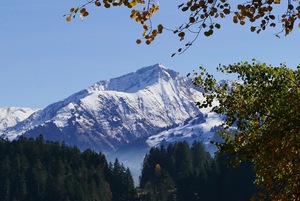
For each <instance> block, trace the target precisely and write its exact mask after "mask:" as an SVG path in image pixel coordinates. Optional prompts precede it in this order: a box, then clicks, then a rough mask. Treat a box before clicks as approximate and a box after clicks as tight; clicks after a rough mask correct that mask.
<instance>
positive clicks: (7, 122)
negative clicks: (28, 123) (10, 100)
mask: <svg viewBox="0 0 300 201" xmlns="http://www.w3.org/2000/svg"><path fill="white" fill-rule="evenodd" d="M38 110H39V109H33V108H18V107H5V108H0V133H1V132H2V131H3V130H5V129H6V128H9V127H12V126H15V125H16V124H18V123H19V122H21V121H23V120H24V119H26V118H28V117H29V116H30V115H31V114H32V113H34V112H36V111H38Z"/></svg>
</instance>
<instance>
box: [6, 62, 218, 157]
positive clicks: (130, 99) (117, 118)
mask: <svg viewBox="0 0 300 201" xmlns="http://www.w3.org/2000/svg"><path fill="white" fill-rule="evenodd" d="M202 97H203V96H202V93H201V92H200V91H199V90H198V89H195V88H194V86H193V85H192V82H191V80H190V79H188V78H186V77H182V76H180V75H179V73H177V72H175V71H173V70H170V69H167V68H166V67H164V66H163V65H161V64H155V65H152V66H149V67H144V68H141V69H139V70H137V71H136V72H133V73H129V74H127V75H124V76H121V77H117V78H113V79H110V80H106V81H100V82H98V83H95V84H94V85H92V86H91V87H89V88H87V89H85V90H82V91H80V92H78V93H75V94H73V95H71V96H69V97H68V98H66V99H64V100H62V101H58V102H56V103H53V104H51V105H49V106H48V107H46V108H45V109H43V110H38V111H36V112H34V113H32V115H30V116H28V118H23V119H22V121H19V122H18V123H16V124H15V125H14V124H12V126H9V127H6V128H4V129H3V130H1V131H2V136H3V137H8V138H9V139H15V138H17V137H18V136H21V135H24V136H27V137H37V136H38V135H39V134H43V135H44V137H45V139H49V140H59V141H65V142H66V143H67V144H70V145H76V146H78V147H79V148H81V149H86V148H91V149H94V150H96V151H103V152H106V153H110V152H114V151H116V150H118V149H119V148H120V147H124V146H130V145H131V144H132V143H134V142H135V141H139V140H140V139H144V144H145V146H146V145H147V143H148V145H150V146H154V145H157V144H158V143H159V141H161V140H164V141H166V142H172V141H174V140H176V139H179V140H183V139H184V140H185V139H188V138H191V139H192V138H195V136H198V139H202V140H204V139H206V140H207V138H208V137H207V136H212V135H213V133H212V132H211V133H209V132H210V130H211V128H210V126H213V125H211V123H206V124H205V122H204V123H203V122H198V123H202V125H201V126H200V125H199V126H198V127H197V126H196V125H195V124H193V125H189V124H192V123H193V122H195V121H197V118H198V119H199V118H200V117H201V118H202V119H201V121H202V120H203V121H206V122H208V121H210V122H212V121H213V120H214V122H213V124H217V123H219V121H221V119H219V117H216V116H214V114H212V113H209V111H200V110H199V109H198V108H197V107H196V105H195V102H197V101H199V100H201V98H202ZM188 120H190V121H191V122H190V123H187V122H188ZM181 127H182V128H181ZM188 130H189V132H186V131H188ZM192 130H193V131H194V133H191V132H190V131H192ZM200 131H201V132H200ZM180 132H181V133H184V134H180V135H179V133H180ZM197 132H198V133H197ZM0 134H1V133H0ZM202 134H203V136H202ZM205 135H207V136H205ZM179 136H181V137H179ZM201 136H202V137H201ZM147 139H148V140H147ZM146 140H147V143H146ZM148 145H147V147H148Z"/></svg>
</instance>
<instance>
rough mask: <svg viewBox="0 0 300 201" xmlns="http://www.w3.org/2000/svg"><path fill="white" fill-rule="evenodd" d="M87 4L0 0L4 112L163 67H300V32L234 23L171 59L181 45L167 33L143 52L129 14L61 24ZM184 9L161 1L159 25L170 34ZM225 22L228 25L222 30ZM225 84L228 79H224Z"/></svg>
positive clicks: (97, 14) (96, 14) (94, 12)
mask: <svg viewBox="0 0 300 201" xmlns="http://www.w3.org/2000/svg"><path fill="white" fill-rule="evenodd" d="M82 2H84V1H82V0H76V1H74V0H24V1H20V0H9V1H8V0H6V1H5V0H2V1H0V15H1V18H0V45H1V46H0V76H1V78H0V107H8V106H18V107H36V108H43V107H46V106H47V105H48V104H50V103H53V102H55V101H59V100H61V99H64V98H66V97H67V96H69V95H71V94H73V93H75V92H77V91H79V90H82V89H85V88H87V87H89V86H90V85H92V84H93V83H95V82H97V81H100V80H105V79H109V78H113V77H117V76H120V75H123V74H126V73H130V72H132V71H135V70H137V69H139V68H141V67H144V66H149V65H152V64H155V63H162V64H164V65H165V66H167V67H168V68H170V69H173V70H175V71H178V72H180V73H181V74H182V75H186V74H187V73H189V72H192V70H197V68H198V67H199V66H200V65H204V66H205V67H207V68H208V69H209V70H210V71H211V72H214V69H215V67H216V66H217V65H218V64H219V63H222V64H229V63H233V62H238V61H242V60H248V61H249V60H251V59H252V58H256V59H257V60H258V61H261V62H266V63H271V64H274V65H278V64H279V63H280V62H283V61H285V62H287V64H288V66H290V67H292V68H295V67H296V66H297V65H298V64H299V63H300V62H299V50H300V48H299V42H300V34H299V29H297V28H296V30H295V31H294V33H293V34H292V35H290V36H288V37H284V36H282V38H281V39H278V38H276V37H275V36H274V35H273V33H275V30H270V31H269V32H265V33H262V34H261V35H256V34H253V33H250V31H249V30H248V29H247V28H245V27H241V26H239V25H233V24H232V23H231V20H232V19H230V18H228V19H227V20H226V22H225V21H223V24H222V25H223V28H222V29H221V31H219V32H216V33H215V35H214V36H212V37H210V38H206V37H204V36H203V37H202V36H201V37H199V39H198V41H197V42H196V43H195V44H194V45H193V47H192V48H190V50H189V51H188V52H186V53H185V54H183V55H180V56H176V57H173V58H171V54H172V53H173V52H176V50H177V49H178V48H179V47H180V46H181V43H180V42H179V41H178V39H177V37H175V36H173V35H172V34H171V33H165V34H164V35H162V36H161V37H159V38H158V39H157V40H156V41H155V42H154V43H153V44H152V45H150V46H147V45H137V44H136V43H135V40H136V39H137V38H139V36H140V34H141V31H142V30H141V27H140V26H139V25H138V24H137V23H135V22H134V21H133V20H131V19H130V18H129V14H130V11H129V10H128V9H125V8H124V9H120V8H113V9H109V10H105V9H104V8H96V7H95V8H94V7H92V8H91V10H90V16H89V17H88V18H86V19H85V20H84V21H83V22H82V21H81V20H80V19H79V18H77V19H75V20H73V21H72V23H67V22H66V21H65V19H64V18H63V17H62V15H63V14H65V13H66V12H67V11H68V10H69V9H70V8H71V7H72V6H76V5H79V4H80V3H82ZM177 4H178V3H176V2H175V3H168V2H167V1H161V2H160V5H161V10H160V11H159V13H158V14H157V16H156V18H154V19H153V20H154V21H158V20H161V21H162V22H163V23H164V24H166V25H168V26H169V27H172V26H174V25H176V24H177V25H179V24H180V23H179V22H180V21H183V20H184V18H183V17H184V16H183V15H182V14H179V13H178V12H177V8H176V7H177ZM224 22H225V23H224ZM218 78H219V79H221V78H225V79H226V77H221V76H219V77H218Z"/></svg>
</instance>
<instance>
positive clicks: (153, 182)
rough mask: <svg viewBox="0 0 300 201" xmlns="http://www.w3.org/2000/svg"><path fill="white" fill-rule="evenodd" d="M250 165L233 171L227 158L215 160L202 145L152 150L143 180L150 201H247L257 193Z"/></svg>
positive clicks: (145, 197)
mask: <svg viewBox="0 0 300 201" xmlns="http://www.w3.org/2000/svg"><path fill="white" fill-rule="evenodd" d="M254 179H255V174H254V172H253V171H252V167H251V164H244V165H242V166H240V167H239V168H233V167H232V166H231V165H229V164H228V160H227V156H225V155H223V156H219V157H216V158H212V157H211V155H210V154H209V153H208V152H206V151H205V149H204V146H203V144H202V143H200V142H194V143H193V145H192V146H189V145H188V144H187V143H186V142H177V143H174V144H170V145H168V147H164V146H161V147H160V148H158V147H154V148H151V150H150V152H149V153H148V154H147V155H146V157H145V159H144V163H143V168H142V175H141V178H140V188H141V189H140V191H139V195H140V196H139V197H140V199H141V200H147V201H175V200H176V201H196V200H201V201H247V200H250V199H251V197H252V196H253V195H255V194H256V193H257V192H258V189H257V188H256V187H255V185H254V183H253V182H254Z"/></svg>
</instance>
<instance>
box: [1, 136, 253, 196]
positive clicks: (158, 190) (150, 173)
mask: <svg viewBox="0 0 300 201" xmlns="http://www.w3.org/2000/svg"><path fill="white" fill-rule="evenodd" d="M227 158H228V156H217V157H215V158H212V157H211V156H210V154H209V153H208V152H206V151H205V149H204V146H203V145H202V143H200V142H194V143H193V144H192V146H189V145H188V144H187V143H186V142H177V143H174V144H170V145H168V146H167V147H164V146H161V147H155V148H151V149H150V151H149V153H148V154H147V155H146V156H145V158H144V162H143V165H142V167H141V176H140V185H139V187H135V186H134V182H133V178H132V175H131V172H130V170H129V169H128V168H125V167H124V165H123V164H121V163H120V162H119V161H118V159H116V160H115V161H114V162H113V163H110V162H109V163H108V162H107V160H106V158H105V156H104V155H103V154H102V153H96V152H94V151H92V150H85V151H83V152H81V151H80V150H79V149H78V148H76V147H69V146H66V145H65V144H64V143H59V142H50V141H44V139H43V137H42V136H39V137H38V138H36V139H33V138H30V139H27V138H24V137H21V138H19V139H18V140H14V141H12V142H10V141H8V140H5V139H0V200H1V201H52V200H53V201H193V200H202V201H227V200H228V201H235V200H236V201H241V200H250V198H251V196H252V195H253V194H254V193H256V192H257V189H256V188H255V186H254V184H253V182H254V178H255V175H254V173H253V172H252V169H251V164H245V165H243V166H241V167H239V168H237V169H235V168H232V167H231V166H229V165H228V164H227Z"/></svg>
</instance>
